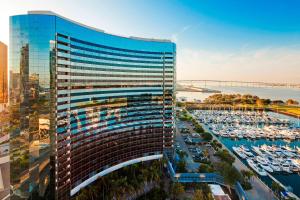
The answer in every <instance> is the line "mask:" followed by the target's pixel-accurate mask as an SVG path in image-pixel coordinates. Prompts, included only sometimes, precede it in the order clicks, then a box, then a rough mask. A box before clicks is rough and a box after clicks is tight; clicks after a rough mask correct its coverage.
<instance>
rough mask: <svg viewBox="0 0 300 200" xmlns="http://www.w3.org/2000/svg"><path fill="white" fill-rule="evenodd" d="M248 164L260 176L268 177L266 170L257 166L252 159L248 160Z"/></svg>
mask: <svg viewBox="0 0 300 200" xmlns="http://www.w3.org/2000/svg"><path fill="white" fill-rule="evenodd" d="M247 163H248V165H249V166H250V167H251V168H252V169H253V170H254V171H255V172H256V173H258V174H259V175H260V176H267V172H266V171H265V170H264V169H262V168H260V167H259V166H257V165H256V164H255V163H254V161H253V160H252V159H247Z"/></svg>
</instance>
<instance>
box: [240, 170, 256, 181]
mask: <svg viewBox="0 0 300 200" xmlns="http://www.w3.org/2000/svg"><path fill="white" fill-rule="evenodd" d="M241 174H242V175H243V177H244V178H245V179H246V180H247V181H249V180H250V178H251V177H252V176H254V173H253V172H252V171H250V170H243V169H242V170H241Z"/></svg>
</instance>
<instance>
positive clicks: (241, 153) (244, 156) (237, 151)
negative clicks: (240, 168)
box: [232, 147, 247, 159]
mask: <svg viewBox="0 0 300 200" xmlns="http://www.w3.org/2000/svg"><path fill="white" fill-rule="evenodd" d="M232 150H233V151H234V152H235V153H236V154H237V155H238V156H239V157H241V158H243V159H246V158H247V156H246V155H245V154H244V153H243V152H242V151H241V149H240V148H239V147H232Z"/></svg>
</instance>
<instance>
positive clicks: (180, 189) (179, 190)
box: [171, 182, 184, 199]
mask: <svg viewBox="0 0 300 200" xmlns="http://www.w3.org/2000/svg"><path fill="white" fill-rule="evenodd" d="M183 193H184V186H183V185H182V184H181V183H178V182H175V183H173V184H172V186H171V194H172V196H173V199H177V198H178V196H179V195H181V194H183Z"/></svg>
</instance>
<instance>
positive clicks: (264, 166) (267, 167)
mask: <svg viewBox="0 0 300 200" xmlns="http://www.w3.org/2000/svg"><path fill="white" fill-rule="evenodd" d="M259 165H260V166H261V167H262V168H263V169H264V170H266V171H267V172H271V173H272V172H274V170H273V169H272V168H271V167H270V166H269V164H267V163H263V164H262V163H259Z"/></svg>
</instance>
